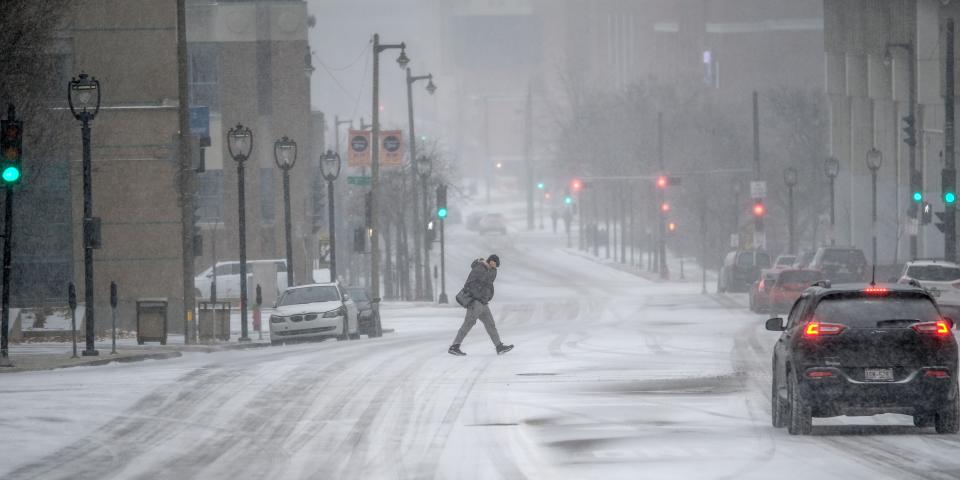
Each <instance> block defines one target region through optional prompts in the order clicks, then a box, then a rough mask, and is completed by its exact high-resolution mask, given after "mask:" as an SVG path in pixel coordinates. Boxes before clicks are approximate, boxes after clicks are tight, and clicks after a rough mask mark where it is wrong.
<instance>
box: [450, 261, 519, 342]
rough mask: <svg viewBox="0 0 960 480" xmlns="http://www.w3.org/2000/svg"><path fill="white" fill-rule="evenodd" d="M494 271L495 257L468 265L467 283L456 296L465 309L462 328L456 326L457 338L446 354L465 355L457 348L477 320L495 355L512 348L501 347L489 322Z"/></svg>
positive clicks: (498, 262) (490, 318) (494, 327)
mask: <svg viewBox="0 0 960 480" xmlns="http://www.w3.org/2000/svg"><path fill="white" fill-rule="evenodd" d="M498 268H500V257H498V256H497V255H496V254H494V255H490V256H489V257H487V259H486V260H484V259H482V258H478V259H476V260H474V261H473V264H471V265H470V275H469V276H468V277H467V282H466V283H465V284H464V285H463V288H462V289H461V290H460V293H458V294H457V303H459V304H460V306H462V307H464V308H466V309H467V314H466V317H464V319H463V325H461V326H460V331H458V332H457V337H456V338H454V340H453V345H450V349H449V350H447V352H449V353H450V354H451V355H458V356H462V355H466V353H463V351H461V350H460V344H461V343H462V342H463V339H464V338H466V336H467V334H468V333H470V329H471V328H473V326H474V325H476V324H477V320H480V321H481V322H483V326H484V328H486V329H487V334H489V335H490V340H491V341H493V345H494V347H496V349H497V355H502V354H504V353H507V352H509V351H510V350H513V345H504V344H503V342H501V341H500V334H499V333H498V332H497V325H496V323H494V322H493V314H492V313H490V306H489V303H490V300H493V281H494V280H496V279H497V269H498Z"/></svg>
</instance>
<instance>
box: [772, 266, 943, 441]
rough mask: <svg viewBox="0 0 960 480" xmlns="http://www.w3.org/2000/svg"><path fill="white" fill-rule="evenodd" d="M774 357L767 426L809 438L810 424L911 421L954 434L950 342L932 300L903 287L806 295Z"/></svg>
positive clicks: (822, 289) (778, 325)
mask: <svg viewBox="0 0 960 480" xmlns="http://www.w3.org/2000/svg"><path fill="white" fill-rule="evenodd" d="M766 327H767V330H772V331H782V332H783V334H781V336H780V339H779V340H778V341H777V344H776V346H775V348H774V351H773V382H772V384H773V385H772V395H771V401H772V417H773V426H774V427H778V428H779V427H788V430H789V432H790V434H792V435H798V434H799V435H804V434H808V433H810V431H811V428H812V417H832V416H838V415H876V414H881V413H900V414H906V415H913V422H914V424H915V425H917V426H918V427H927V426H931V425H932V426H934V427H936V430H937V432H938V433H957V431H958V425H960V424H958V416H960V397H958V393H957V341H956V340H955V339H954V337H953V332H951V330H952V329H953V321H952V320H951V319H948V318H943V317H942V316H941V314H940V311H939V310H938V309H937V305H936V303H934V300H933V298H932V297H931V296H930V294H929V293H928V292H927V291H926V290H923V289H922V288H918V287H915V286H910V285H895V284H890V285H882V286H881V285H873V284H870V285H865V284H849V285H841V286H837V287H830V283H829V282H827V281H823V282H819V283H818V285H817V286H814V287H811V288H808V289H806V290H805V291H804V292H803V293H802V294H801V296H800V298H799V299H798V300H797V301H796V303H794V304H793V308H791V310H790V315H789V317H788V318H787V322H786V324H785V325H784V322H783V319H782V318H771V319H770V320H767V323H766Z"/></svg>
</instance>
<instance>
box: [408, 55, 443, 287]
mask: <svg viewBox="0 0 960 480" xmlns="http://www.w3.org/2000/svg"><path fill="white" fill-rule="evenodd" d="M406 72H407V123H408V130H409V134H410V146H409V149H410V158H411V159H416V158H417V137H416V133H415V127H414V121H413V84H414V83H416V82H418V81H420V80H428V81H429V83H427V92H428V93H430V94H431V95H433V93H434V92H436V91H437V86H436V85H434V84H433V74H427V75H413V74H411V73H410V69H409V68H407V69H406ZM411 164H412V165H411V166H412V168H411V169H410V175H411V176H412V177H413V178H412V179H411V180H412V182H413V185H414V188H413V218H414V219H415V220H414V223H417V222H419V221H420V205H419V200H418V199H417V189H416V183H417V175H418V172H419V169H418V168H417V161H412V162H411ZM422 238H423V232H422V231H421V230H420V229H419V228H417V229H415V230H414V234H413V248H414V259H413V262H414V266H415V268H414V270H415V272H414V284H415V287H416V288H415V290H416V297H417V299H419V300H426V299H427V298H428V297H432V293H430V290H431V289H430V287H429V285H430V275H429V272H427V273H424V271H423V269H422V265H423V260H422V256H423V255H426V254H427V245H426V242H425V241H424V242H423V244H424V245H423V248H422V249H421V245H420V243H421V239H422ZM424 275H426V277H424Z"/></svg>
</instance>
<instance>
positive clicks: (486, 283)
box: [463, 259, 497, 305]
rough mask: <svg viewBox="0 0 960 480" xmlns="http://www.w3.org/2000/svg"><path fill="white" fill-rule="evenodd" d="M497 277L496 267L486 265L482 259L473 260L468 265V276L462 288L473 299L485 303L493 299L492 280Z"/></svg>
mask: <svg viewBox="0 0 960 480" xmlns="http://www.w3.org/2000/svg"><path fill="white" fill-rule="evenodd" d="M496 279H497V269H496V268H493V267H491V266H490V265H487V262H485V261H483V260H482V259H477V260H474V261H473V263H472V264H471V265H470V276H468V277H467V283H466V284H465V285H464V286H463V289H464V290H466V291H467V294H468V295H470V297H471V298H473V299H474V300H478V301H479V302H480V303H482V304H484V305H486V304H487V303H489V302H490V300H493V281H494V280H496Z"/></svg>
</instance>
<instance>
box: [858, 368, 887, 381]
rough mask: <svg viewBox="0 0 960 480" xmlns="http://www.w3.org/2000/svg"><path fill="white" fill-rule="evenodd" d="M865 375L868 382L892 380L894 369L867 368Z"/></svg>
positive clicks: (864, 371)
mask: <svg viewBox="0 0 960 480" xmlns="http://www.w3.org/2000/svg"><path fill="white" fill-rule="evenodd" d="M863 377H864V378H865V379H866V380H867V381H868V382H892V381H893V369H892V368H865V369H864V370H863Z"/></svg>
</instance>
